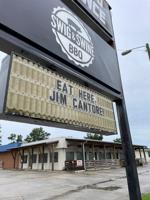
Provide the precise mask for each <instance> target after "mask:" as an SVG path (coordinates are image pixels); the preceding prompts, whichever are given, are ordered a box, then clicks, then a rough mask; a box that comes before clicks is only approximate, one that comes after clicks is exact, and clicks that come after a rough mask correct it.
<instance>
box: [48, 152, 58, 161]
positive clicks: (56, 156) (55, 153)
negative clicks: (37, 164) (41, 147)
mask: <svg viewBox="0 0 150 200" xmlns="http://www.w3.org/2000/svg"><path fill="white" fill-rule="evenodd" d="M50 162H52V153H50ZM54 162H58V152H54Z"/></svg>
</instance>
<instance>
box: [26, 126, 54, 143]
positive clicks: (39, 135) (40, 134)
mask: <svg viewBox="0 0 150 200" xmlns="http://www.w3.org/2000/svg"><path fill="white" fill-rule="evenodd" d="M50 135H51V134H50V133H47V132H46V131H44V130H43V128H41V127H40V128H34V129H33V130H32V132H31V133H30V134H29V135H27V137H26V138H25V141H26V142H28V143H29V142H35V141H40V140H46V139H48V138H49V136H50Z"/></svg>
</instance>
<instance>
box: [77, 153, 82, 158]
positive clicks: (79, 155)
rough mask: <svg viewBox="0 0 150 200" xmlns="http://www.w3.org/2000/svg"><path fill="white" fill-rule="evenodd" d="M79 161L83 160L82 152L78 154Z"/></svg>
mask: <svg viewBox="0 0 150 200" xmlns="http://www.w3.org/2000/svg"><path fill="white" fill-rule="evenodd" d="M77 160H83V154H82V152H77Z"/></svg>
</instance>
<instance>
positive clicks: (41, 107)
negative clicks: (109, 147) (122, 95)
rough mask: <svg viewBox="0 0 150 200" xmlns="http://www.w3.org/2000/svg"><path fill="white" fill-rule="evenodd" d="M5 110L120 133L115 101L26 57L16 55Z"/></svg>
mask: <svg viewBox="0 0 150 200" xmlns="http://www.w3.org/2000/svg"><path fill="white" fill-rule="evenodd" d="M8 80H9V81H8V91H7V95H6V105H5V108H4V112H5V114H11V115H13V116H18V115H19V116H24V117H30V118H34V119H40V120H47V121H53V122H57V123H63V124H66V126H67V125H68V124H70V125H71V126H75V127H78V129H79V130H80V129H81V128H83V127H84V129H86V130H87V131H92V132H96V133H102V132H103V133H105V134H107V135H109V134H112V133H116V124H115V118H114V112H113V105H112V101H111V100H110V99H109V98H107V97H105V96H103V95H101V94H99V93H97V92H95V91H93V90H90V89H88V88H86V87H84V86H82V85H80V84H78V83H76V82H73V81H71V80H69V79H67V78H65V77H63V76H62V75H60V74H58V73H56V72H53V71H51V70H48V69H45V67H43V66H40V65H38V64H36V63H34V62H32V61H30V60H28V59H26V58H22V57H19V56H16V55H13V58H12V63H11V71H10V75H9V79H8Z"/></svg>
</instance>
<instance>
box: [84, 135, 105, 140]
mask: <svg viewBox="0 0 150 200" xmlns="http://www.w3.org/2000/svg"><path fill="white" fill-rule="evenodd" d="M84 138H85V139H91V140H100V141H101V140H103V136H102V135H100V134H97V133H87V136H86V137H84Z"/></svg>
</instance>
